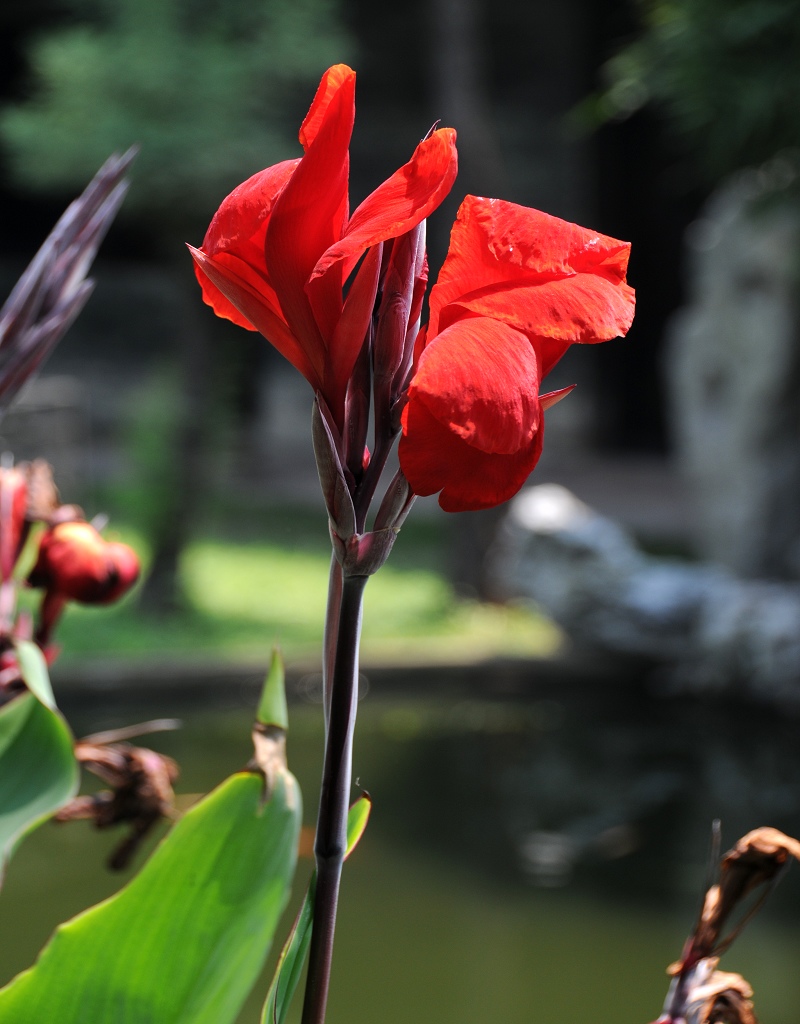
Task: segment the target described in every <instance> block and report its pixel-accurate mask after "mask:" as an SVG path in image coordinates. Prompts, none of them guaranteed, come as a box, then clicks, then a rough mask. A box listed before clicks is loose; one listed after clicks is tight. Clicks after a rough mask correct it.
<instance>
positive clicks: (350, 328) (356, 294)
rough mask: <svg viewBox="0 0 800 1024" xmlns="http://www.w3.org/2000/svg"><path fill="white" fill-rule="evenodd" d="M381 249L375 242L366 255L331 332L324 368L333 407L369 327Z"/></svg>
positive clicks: (350, 371) (339, 400)
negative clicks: (332, 397)
mask: <svg viewBox="0 0 800 1024" xmlns="http://www.w3.org/2000/svg"><path fill="white" fill-rule="evenodd" d="M382 249H383V247H382V246H381V245H376V246H374V247H373V248H372V249H370V251H369V252H368V253H367V255H366V256H365V258H364V262H363V263H362V264H361V266H360V267H359V269H358V273H357V274H356V276H355V278H354V279H353V283H352V284H351V286H350V290H349V291H348V293H347V300H346V302H345V304H344V308H343V309H342V315H341V316H340V317H339V322H338V324H337V325H336V330H335V331H334V332H333V338H332V340H331V344H330V348H329V349H328V365H327V366H326V370H325V391H326V393H328V394H331V395H337V396H338V398H334V399H333V404H332V408H333V407H334V406H335V407H337V408H339V407H340V406H339V404H338V403H339V402H343V401H344V395H345V392H346V390H347V382H348V380H349V378H350V375H351V374H352V372H353V367H354V365H355V362H356V359H357V358H358V353H359V352H360V351H361V346H362V345H363V344H364V338H365V337H366V334H367V330H368V329H369V324H370V320H371V319H372V311H373V309H374V306H375V296H376V294H377V291H378V279H379V275H380V269H381V256H382Z"/></svg>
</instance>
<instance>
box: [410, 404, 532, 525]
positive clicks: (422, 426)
mask: <svg viewBox="0 0 800 1024" xmlns="http://www.w3.org/2000/svg"><path fill="white" fill-rule="evenodd" d="M402 420H403V436H402V437H401V438H400V446H399V457H400V467H401V469H402V470H403V474H404V475H405V477H406V479H407V480H408V482H409V484H410V485H411V488H412V490H413V491H414V492H415V493H416V494H422V495H426V494H435V493H436V492H437V491H440V492H441V493H440V494H439V504H440V506H441V507H442V508H443V509H444V510H445V512H475V511H478V510H480V509H485V508H494V507H495V506H496V505H500V504H502V502H504V501H507V500H508V499H509V498H513V496H514V495H515V494H516V493H517V491H519V489H520V488H521V487H522V485H523V484H524V483H525V481H526V480H527V478H528V476H529V474H530V473H531V471H532V470H533V468H534V466H535V465H536V463H537V462H538V461H539V456H540V455H541V452H542V438H543V433H544V431H543V426H544V423H543V421H542V420H540V426H539V429H538V430H537V431H536V433H535V434H534V436H533V437H532V439H531V440H530V442H529V443H528V444H526V445H525V446H524V447H523V448H521V449H520V450H519V451H517V452H514V453H513V454H511V455H497V454H490V453H487V452H482V451H480V450H479V449H477V448H474V447H473V446H472V445H470V444H468V443H467V442H466V441H464V440H462V439H461V438H460V437H458V436H457V435H456V434H454V433H453V432H452V431H450V430H448V429H447V427H445V426H444V425H443V424H442V423H441V422H440V421H439V420H438V419H436V417H435V416H433V415H431V413H430V412H429V411H428V410H427V409H426V408H425V406H424V405H423V404H422V403H421V402H416V401H413V400H412V401H409V403H408V405H407V406H406V408H405V409H404V410H403V417H402Z"/></svg>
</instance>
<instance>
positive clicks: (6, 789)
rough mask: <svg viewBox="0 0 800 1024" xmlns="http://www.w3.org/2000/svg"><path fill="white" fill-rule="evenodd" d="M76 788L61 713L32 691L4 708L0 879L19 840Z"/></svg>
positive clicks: (0, 745) (74, 765) (0, 747)
mask: <svg viewBox="0 0 800 1024" xmlns="http://www.w3.org/2000/svg"><path fill="white" fill-rule="evenodd" d="M45 677H46V673H45ZM77 789H78V766H77V763H76V761H75V758H74V756H73V753H72V736H71V734H70V731H69V728H68V727H67V724H66V723H65V721H64V719H63V718H62V717H61V715H60V714H59V713H58V712H57V711H54V710H51V708H49V707H45V705H44V704H43V703H41V702H40V701H39V700H37V699H36V697H35V696H34V695H33V694H32V693H23V694H21V695H20V696H19V697H15V698H14V699H13V700H11V701H9V703H8V704H5V705H4V706H3V707H2V708H0V877H2V875H3V873H4V871H5V867H6V864H7V863H8V860H9V859H10V857H11V855H12V853H13V852H14V849H15V847H16V845H17V843H18V842H19V841H20V839H22V837H23V836H24V835H25V834H26V833H27V832H29V831H30V830H31V829H33V828H35V827H36V825H38V824H40V822H42V821H44V820H45V819H46V818H48V817H49V816H50V815H51V814H54V813H55V812H56V811H57V810H58V809H59V808H60V807H62V806H63V805H64V804H65V803H66V802H67V801H68V800H69V799H70V798H71V797H72V796H74V795H75V793H76V792H77Z"/></svg>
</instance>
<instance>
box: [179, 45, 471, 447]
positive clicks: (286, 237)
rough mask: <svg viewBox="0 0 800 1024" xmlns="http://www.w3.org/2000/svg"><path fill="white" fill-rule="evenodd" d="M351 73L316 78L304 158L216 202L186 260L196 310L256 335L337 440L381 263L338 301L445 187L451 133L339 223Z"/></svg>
mask: <svg viewBox="0 0 800 1024" xmlns="http://www.w3.org/2000/svg"><path fill="white" fill-rule="evenodd" d="M354 117H355V72H353V71H352V70H351V69H350V68H349V67H347V66H346V65H344V64H338V65H336V66H335V67H332V68H330V70H328V71H327V72H326V73H325V75H324V76H323V78H322V81H321V83H320V86H319V89H318V90H317V94H316V96H315V97H314V101H313V103H312V104H311V108H310V109H309V112H308V114H307V116H306V118H305V120H304V121H303V124H302V126H301V128H300V143H301V144H302V146H303V149H304V155H303V156H302V157H300V158H299V159H296V160H287V161H284V162H283V163H279V164H275V165H274V166H273V167H268V168H267V169H266V170H264V171H260V172H259V173H258V174H255V175H253V177H252V178H249V179H248V180H247V181H246V182H244V183H243V184H242V185H239V186H238V188H236V189H234V191H233V192H232V193H231V194H230V195H229V196H228V197H227V199H225V200H224V202H223V203H222V206H221V207H220V208H219V210H218V211H217V213H216V215H215V217H214V219H213V220H212V222H211V225H210V226H209V229H208V231H207V232H206V236H205V239H204V240H203V245H202V247H201V248H200V249H193V248H192V247H191V246H190V247H189V248H190V251H191V253H192V256H193V257H194V260H195V264H196V274H197V277H198V280H199V281H200V284H201V285H202V288H203V298H204V300H205V301H206V302H207V303H208V304H209V305H210V306H211V307H212V308H213V309H214V311H215V312H216V313H217V314H218V315H219V316H222V317H226V318H227V319H229V320H232V321H233V322H234V323H236V324H239V325H240V326H242V327H246V328H249V329H250V330H257V331H260V332H261V333H262V334H263V335H264V336H265V337H266V338H267V339H268V340H269V341H270V342H271V343H272V344H273V345H274V346H275V348H277V349H278V351H279V352H281V354H282V355H284V356H285V357H286V358H287V359H288V360H289V362H290V363H292V365H293V366H295V367H296V368H297V369H298V370H299V371H300V372H301V373H302V374H303V376H304V377H305V378H306V380H308V382H309V383H310V384H311V386H312V387H313V388H314V390H315V391H316V392H319V393H320V394H321V395H322V397H323V398H324V400H325V402H326V404H327V406H328V408H329V409H330V411H331V413H332V415H333V418H334V421H335V422H336V424H337V426H338V427H339V428H340V429H341V428H342V425H343V420H344V402H345V394H346V390H347V382H348V379H349V378H350V376H351V373H352V371H353V367H354V365H355V362H356V358H357V356H358V353H359V351H360V349H361V346H362V343H363V339H364V336H365V334H366V332H367V329H368V326H369V322H370V318H371V316H372V312H373V303H374V298H375V293H376V289H377V284H378V272H379V269H380V266H379V263H380V260H379V253H377V254H376V255H374V256H373V258H372V259H371V260H369V258H368V259H367V260H366V261H365V265H364V267H363V268H362V272H360V273H359V275H358V278H357V279H356V283H358V284H359V287H356V286H355V285H354V286H353V287H351V288H350V291H349V293H348V296H347V300H345V299H344V297H343V291H342V289H343V285H344V284H345V282H346V280H347V279H348V277H349V275H350V274H351V271H352V270H353V269H354V267H355V266H356V264H357V263H358V261H359V259H360V258H361V256H362V255H363V253H364V252H365V251H366V250H367V249H368V248H369V247H370V246H375V245H377V243H379V242H383V241H385V240H387V239H390V238H396V237H398V236H400V235H402V234H404V233H406V232H408V231H410V230H411V229H413V228H414V227H415V226H416V225H418V224H420V222H421V221H423V220H424V219H425V218H426V217H427V216H428V214H429V213H431V211H432V210H434V209H435V208H436V207H437V206H438V205H439V203H440V202H441V201H442V199H444V197H445V196H446V195H447V193H448V192H449V190H450V188H451V187H452V184H453V181H454V180H455V175H456V151H455V132H454V131H453V130H452V129H450V128H442V129H439V130H438V131H434V132H432V133H431V134H430V135H429V136H428V137H427V138H426V139H425V140H423V141H422V142H421V143H420V144H419V146H417V148H416V150H415V151H414V153H413V155H412V157H411V159H410V160H409V162H408V163H407V164H405V165H404V166H403V167H401V168H400V169H399V170H398V171H396V172H395V173H394V174H393V175H392V176H391V177H390V178H389V179H387V180H386V181H385V182H384V183H383V184H382V185H380V186H379V187H378V188H377V189H376V190H375V191H374V192H373V193H372V194H371V195H370V196H368V197H367V198H366V199H365V200H364V202H363V203H361V205H360V206H358V207H357V209H356V210H355V212H354V213H353V215H352V216H349V215H348V206H349V200H348V177H349V146H350V136H351V134H352V130H353V121H354Z"/></svg>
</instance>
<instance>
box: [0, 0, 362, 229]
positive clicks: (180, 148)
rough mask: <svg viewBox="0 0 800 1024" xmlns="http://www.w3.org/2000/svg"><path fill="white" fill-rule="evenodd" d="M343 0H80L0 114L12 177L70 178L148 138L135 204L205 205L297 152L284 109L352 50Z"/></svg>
mask: <svg viewBox="0 0 800 1024" xmlns="http://www.w3.org/2000/svg"><path fill="white" fill-rule="evenodd" d="M334 2H335V0H293V2H292V3H290V4H287V3H284V2H282V0H260V2H259V3H256V4H253V3H251V2H245V0H227V2H225V3H221V2H219V0H167V2H165V0H91V2H87V0H72V2H71V7H72V9H73V11H74V14H75V17H76V22H75V23H73V24H72V25H71V26H70V27H66V28H59V29H55V30H53V31H51V32H50V33H49V34H46V35H43V36H41V37H39V38H38V40H37V41H36V43H35V44H34V46H33V47H32V50H31V52H30V54H29V58H30V62H31V67H32V80H31V83H30V85H31V93H30V97H29V99H28V100H27V101H26V102H24V103H22V104H20V105H19V106H16V107H13V108H11V109H9V110H7V111H6V112H5V113H4V114H3V116H2V119H1V120H0V133H2V136H3V138H4V140H5V143H6V145H7V147H8V149H9V152H10V159H11V167H12V171H13V173H14V175H15V177H16V178H17V179H18V181H19V182H20V183H21V184H22V185H24V186H25V187H26V188H30V189H32V190H38V191H57V190H61V189H65V188H69V189H71V188H74V187H75V186H76V185H79V184H83V183H84V182H85V181H86V179H87V178H89V177H90V176H91V174H92V173H93V172H94V170H96V168H97V166H98V165H99V164H100V163H101V162H102V161H103V160H104V159H105V158H106V157H107V156H108V154H109V153H110V152H112V151H113V150H115V149H116V150H119V149H125V148H126V147H127V146H129V145H131V144H133V143H139V145H140V146H141V154H140V156H139V158H138V160H137V165H136V175H135V179H136V180H135V185H134V188H133V189H132V190H131V194H130V199H129V202H128V204H127V209H128V212H144V213H146V214H148V215H150V216H154V217H159V218H162V219H164V220H166V221H168V222H170V223H174V222H175V220H176V218H185V216H186V215H187V214H189V215H190V216H191V215H192V214H193V213H194V212H195V211H198V210H199V211H201V212H202V214H203V216H204V217H206V216H207V214H208V212H209V211H210V210H213V209H215V208H216V206H217V205H218V203H219V200H220V198H221V197H222V196H223V195H225V194H226V192H228V191H230V189H231V188H232V187H233V186H234V185H236V184H237V183H238V182H239V181H240V180H241V179H242V178H243V177H245V176H248V175H250V174H252V173H254V172H255V171H257V170H259V169H260V168H262V167H263V166H265V165H267V164H269V163H272V162H275V161H276V160H279V159H282V158H285V157H287V156H292V155H295V154H294V147H293V145H292V131H291V129H290V128H289V127H288V126H287V127H285V126H284V120H283V117H282V116H279V113H278V112H279V111H283V110H285V108H286V107H287V106H290V107H291V106H293V105H294V103H295V102H296V94H297V93H298V91H299V92H301V93H302V95H303V97H304V101H306V102H307V100H308V98H309V90H311V91H312V92H313V87H314V84H315V83H316V80H317V79H318V77H319V75H320V73H321V72H322V71H323V70H324V69H325V67H326V66H327V65H328V64H330V63H334V62H336V61H337V60H342V59H345V58H346V56H347V46H346V43H345V40H344V38H343V35H342V32H341V31H340V29H339V27H338V22H337V18H336V12H335V8H334ZM292 115H294V111H292ZM293 123H294V121H291V122H289V124H293Z"/></svg>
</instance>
